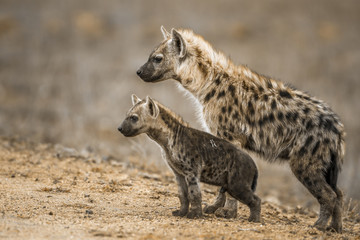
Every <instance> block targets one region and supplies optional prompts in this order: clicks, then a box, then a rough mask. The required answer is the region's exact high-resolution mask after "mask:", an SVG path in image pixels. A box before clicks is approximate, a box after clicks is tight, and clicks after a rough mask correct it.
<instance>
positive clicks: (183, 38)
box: [137, 28, 345, 232]
mask: <svg viewBox="0 0 360 240" xmlns="http://www.w3.org/2000/svg"><path fill="white" fill-rule="evenodd" d="M161 30H162V33H163V36H164V40H163V41H162V42H161V43H160V44H159V46H158V47H156V48H155V50H154V51H152V53H151V54H150V57H149V59H148V61H147V62H146V63H145V64H144V65H143V66H142V67H140V69H139V70H138V71H137V74H138V75H139V76H140V77H141V79H143V80H144V81H146V82H159V81H163V80H167V79H174V80H176V81H177V82H178V83H179V85H180V86H182V87H183V88H185V89H186V90H187V91H188V92H190V93H191V94H192V96H194V98H195V99H196V102H198V103H199V105H200V111H199V112H200V113H201V116H200V117H201V119H202V120H203V124H204V126H205V128H206V129H207V130H208V131H209V132H211V133H212V134H214V135H216V136H218V137H220V138H223V139H227V140H229V141H230V142H232V143H234V144H235V145H237V146H240V147H242V148H243V149H246V150H248V151H250V152H253V153H256V154H258V155H259V156H261V157H262V158H263V159H265V160H268V161H269V162H275V161H276V160H279V161H283V162H288V163H289V165H290V168H291V170H292V172H293V173H294V175H295V176H296V177H297V179H298V180H299V181H300V182H301V183H302V184H303V185H304V186H305V187H306V188H307V189H308V190H309V192H310V193H311V194H312V195H313V196H314V197H315V198H316V199H317V200H318V202H319V203H320V215H319V218H318V220H317V221H316V223H315V226H316V227H317V228H319V229H321V230H323V229H325V228H326V226H327V223H328V221H329V219H330V218H332V220H331V224H330V226H329V227H330V228H331V229H334V230H336V231H338V232H341V229H342V219H341V212H342V198H343V196H342V192H341V190H340V189H339V188H338V187H337V179H338V174H339V172H340V169H341V165H342V163H343V159H344V154H345V142H344V137H345V133H344V126H343V124H342V123H341V121H340V119H339V117H338V116H337V115H336V114H335V113H334V112H333V111H332V110H331V109H330V107H329V106H328V105H327V104H326V103H324V102H323V101H321V100H318V99H316V98H314V97H312V96H309V95H308V94H306V93H304V92H301V91H299V90H296V89H294V88H292V87H289V86H287V85H285V84H283V83H282V82H280V81H277V80H275V79H272V78H269V77H266V76H263V75H260V74H257V73H256V72H254V71H252V70H250V69H249V68H247V67H245V66H242V65H235V64H233V63H232V62H231V61H230V60H229V59H227V58H226V57H225V56H224V55H223V54H222V53H220V52H218V51H216V50H214V48H213V47H212V46H211V45H210V44H209V43H208V42H206V41H205V40H204V39H203V38H202V37H201V36H199V35H196V34H194V33H193V32H192V31H191V30H179V31H177V30H175V29H172V31H171V33H169V32H167V31H166V30H165V29H164V28H162V29H161ZM230 202H233V203H234V204H235V205H234V204H228V203H230ZM231 206H232V207H231ZM222 210H223V211H222V212H223V213H226V212H228V213H231V212H232V213H236V210H237V209H236V201H233V200H231V199H230V200H229V199H228V200H227V201H226V204H225V207H224V208H222ZM234 215H235V214H234Z"/></svg>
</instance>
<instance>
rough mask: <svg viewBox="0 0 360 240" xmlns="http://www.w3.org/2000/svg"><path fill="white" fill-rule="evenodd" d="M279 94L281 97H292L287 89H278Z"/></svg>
mask: <svg viewBox="0 0 360 240" xmlns="http://www.w3.org/2000/svg"><path fill="white" fill-rule="evenodd" d="M279 94H280V96H281V97H283V98H292V96H291V94H290V93H289V92H288V91H287V90H280V91H279Z"/></svg>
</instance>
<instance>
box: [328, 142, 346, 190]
mask: <svg viewBox="0 0 360 240" xmlns="http://www.w3.org/2000/svg"><path fill="white" fill-rule="evenodd" d="M344 155H345V144H344V141H341V142H340V144H339V146H338V151H332V150H330V165H329V167H328V169H327V170H326V172H325V178H326V182H327V183H328V184H329V185H330V186H331V188H332V189H334V190H336V189H337V180H338V176H339V173H340V171H341V165H342V164H343V162H344Z"/></svg>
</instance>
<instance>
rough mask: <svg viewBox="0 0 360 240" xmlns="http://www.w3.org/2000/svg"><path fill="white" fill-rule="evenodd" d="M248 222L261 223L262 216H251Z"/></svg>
mask: <svg viewBox="0 0 360 240" xmlns="http://www.w3.org/2000/svg"><path fill="white" fill-rule="evenodd" d="M248 221H249V222H260V216H259V215H256V216H253V215H250V217H249V219H248Z"/></svg>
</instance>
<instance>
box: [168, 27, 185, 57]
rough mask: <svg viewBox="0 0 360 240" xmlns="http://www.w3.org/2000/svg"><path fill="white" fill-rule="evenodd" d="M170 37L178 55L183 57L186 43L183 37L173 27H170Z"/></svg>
mask: <svg viewBox="0 0 360 240" xmlns="http://www.w3.org/2000/svg"><path fill="white" fill-rule="evenodd" d="M171 39H172V44H173V47H174V49H175V52H176V53H177V54H178V55H179V57H180V58H183V57H185V55H186V43H185V41H184V39H183V37H182V36H181V34H180V33H179V32H178V31H176V30H175V29H174V28H173V29H171Z"/></svg>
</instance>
